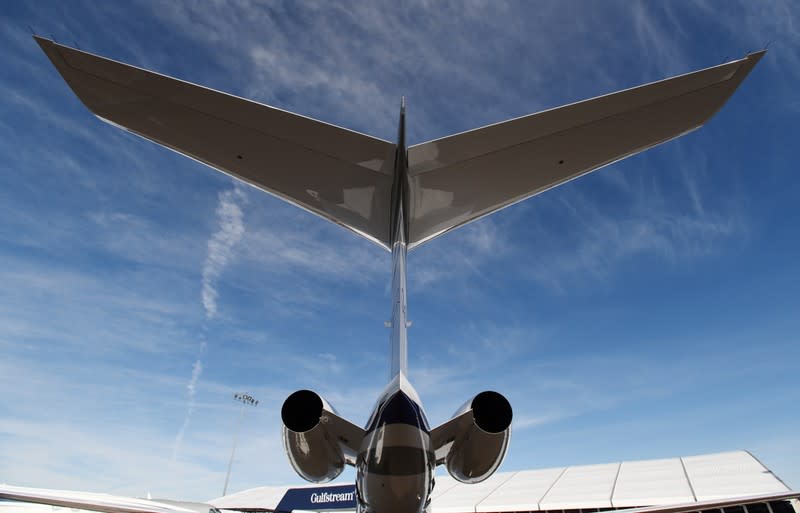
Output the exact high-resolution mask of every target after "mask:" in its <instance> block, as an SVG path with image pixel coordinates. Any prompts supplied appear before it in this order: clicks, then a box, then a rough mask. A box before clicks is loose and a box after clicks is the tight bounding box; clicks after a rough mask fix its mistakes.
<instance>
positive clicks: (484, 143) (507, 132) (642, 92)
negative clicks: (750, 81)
mask: <svg viewBox="0 0 800 513" xmlns="http://www.w3.org/2000/svg"><path fill="white" fill-rule="evenodd" d="M763 55H764V52H763V51H762V52H757V53H753V54H750V55H748V56H747V57H745V58H743V59H740V60H736V61H732V62H729V63H726V64H721V65H719V66H715V67H712V68H708V69H705V70H701V71H696V72H694V73H689V74H686V75H681V76H678V77H674V78H670V79H666V80H662V81H659V82H654V83H652V84H647V85H643V86H640V87H635V88H633V89H627V90H624V91H620V92H617V93H612V94H609V95H606V96H600V97H598V98H594V99H590V100H585V101H582V102H578V103H573V104H571V105H566V106H564V107H559V108H556V109H552V110H547V111H544V112H540V113H538V114H532V115H529V116H525V117H521V118H517V119H514V120H511V121H506V122H503V123H498V124H495V125H490V126H487V127H484V128H479V129H476V130H472V131H469V132H464V133H461V134H457V135H453V136H450V137H445V138H443V139H437V140H434V141H430V142H427V143H423V144H419V145H416V146H412V147H410V148H409V149H408V162H409V164H408V165H409V171H408V172H409V181H410V185H409V191H410V196H411V197H410V200H409V207H410V214H409V217H410V219H409V226H410V234H409V235H410V241H409V243H410V244H409V247H414V246H418V245H419V244H422V243H423V242H425V241H428V240H430V239H432V238H434V237H436V236H438V235H441V234H442V233H445V232H447V231H448V230H452V229H453V228H457V227H459V226H461V225H463V224H465V223H468V222H470V221H474V220H475V219H478V218H480V217H482V216H484V215H487V214H490V213H492V212H494V211H496V210H498V209H501V208H504V207H507V206H509V205H512V204H514V203H516V202H518V201H521V200H524V199H525V198H529V197H531V196H533V195H535V194H538V193H540V192H542V191H545V190H547V189H549V188H551V187H555V186H556V185H559V184H561V183H564V182H566V181H568V180H571V179H573V178H577V177H579V176H581V175H583V174H585V173H588V172H590V171H593V170H595V169H597V168H599V167H602V166H605V165H607V164H610V163H612V162H615V161H617V160H620V159H623V158H625V157H629V156H631V155H633V154H635V153H638V152H640V151H642V150H645V149H647V148H650V147H652V146H655V145H657V144H660V143H663V142H665V141H668V140H670V139H673V138H675V137H678V136H680V135H683V134H685V133H686V132H689V131H691V130H693V129H695V128H698V127H700V126H701V125H703V123H705V122H706V121H707V120H708V119H709V118H710V117H711V116H713V115H714V113H716V112H717V110H719V109H720V107H722V105H723V104H724V103H725V101H726V100H727V99H728V98H729V97H730V96H731V94H733V92H734V91H735V90H736V88H737V87H738V86H739V84H740V83H741V82H742V80H744V78H745V77H746V76H747V74H748V73H749V72H750V70H751V69H752V68H753V66H755V64H756V63H757V62H758V60H759V59H760V58H761V57H762V56H763Z"/></svg>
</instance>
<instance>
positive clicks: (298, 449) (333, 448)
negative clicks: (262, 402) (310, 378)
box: [281, 390, 345, 483]
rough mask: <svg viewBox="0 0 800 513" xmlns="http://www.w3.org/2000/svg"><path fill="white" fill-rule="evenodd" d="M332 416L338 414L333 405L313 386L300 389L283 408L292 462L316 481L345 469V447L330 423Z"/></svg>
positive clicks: (288, 450)
mask: <svg viewBox="0 0 800 513" xmlns="http://www.w3.org/2000/svg"><path fill="white" fill-rule="evenodd" d="M331 416H333V417H336V414H335V413H334V410H333V408H332V407H331V406H330V405H329V404H328V403H327V402H326V401H325V400H324V399H323V398H322V397H320V396H319V395H318V394H316V393H315V392H312V391H311V390H298V391H297V392H295V393H293V394H292V395H290V396H289V397H287V398H286V400H285V401H284V402H283V407H282V408H281V420H282V421H283V446H284V448H285V449H286V455H287V456H288V457H289V463H291V464H292V467H293V468H294V470H295V472H297V473H298V474H299V475H300V477H302V478H303V479H305V480H307V481H311V482H313V483H326V482H328V481H330V480H332V479H334V478H336V477H337V476H338V475H339V474H341V473H342V470H343V469H344V465H345V454H344V451H343V448H342V446H341V444H340V443H339V442H338V440H337V438H336V435H335V434H334V433H331V432H330V429H329V427H328V424H329V418H330V417H331ZM336 418H338V417H336Z"/></svg>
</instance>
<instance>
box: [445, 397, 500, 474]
mask: <svg viewBox="0 0 800 513" xmlns="http://www.w3.org/2000/svg"><path fill="white" fill-rule="evenodd" d="M469 411H471V412H472V418H473V421H472V423H471V424H469V425H468V426H467V427H466V429H464V430H463V431H462V432H461V433H460V434H459V435H458V436H456V438H455V440H453V446H452V447H451V448H450V451H449V452H448V454H447V458H446V465H447V471H448V472H449V473H450V475H451V476H453V477H454V478H455V479H457V480H458V481H461V482H462V483H479V482H481V481H483V480H485V479H487V478H488V477H489V476H491V475H492V474H494V472H495V470H497V468H498V467H499V466H500V464H501V463H502V462H503V458H504V457H505V455H506V450H507V449H508V442H509V439H510V438H511V418H512V411H511V404H510V403H509V402H508V400H507V399H506V398H505V397H503V396H502V395H500V394H498V393H497V392H491V391H489V392H481V393H480V394H478V395H476V396H475V397H474V398H473V399H472V400H471V401H468V402H467V403H466V404H464V406H462V407H461V408H460V409H459V410H458V411H457V412H456V414H455V415H453V417H454V418H455V417H458V416H459V415H463V414H465V413H467V412H469Z"/></svg>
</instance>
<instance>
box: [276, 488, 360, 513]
mask: <svg viewBox="0 0 800 513" xmlns="http://www.w3.org/2000/svg"><path fill="white" fill-rule="evenodd" d="M297 509H302V510H311V511H313V510H321V511H331V510H337V509H356V487H355V485H339V486H324V487H319V488H289V489H288V490H286V493H285V494H284V495H283V498H282V499H281V501H280V502H279V503H278V505H277V506H276V507H275V511H276V512H281V513H289V512H291V511H294V510H297Z"/></svg>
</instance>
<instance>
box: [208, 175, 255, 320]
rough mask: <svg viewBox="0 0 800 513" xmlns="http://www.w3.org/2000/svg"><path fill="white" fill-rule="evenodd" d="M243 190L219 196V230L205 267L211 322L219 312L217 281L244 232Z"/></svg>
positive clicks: (211, 244)
mask: <svg viewBox="0 0 800 513" xmlns="http://www.w3.org/2000/svg"><path fill="white" fill-rule="evenodd" d="M240 187H241V186H239V185H236V186H235V187H234V188H233V189H230V190H227V191H223V192H220V193H219V203H218V205H217V211H216V212H217V224H218V228H217V231H216V232H214V234H213V235H212V236H211V238H210V239H209V240H208V253H207V256H206V261H205V263H204V264H203V282H202V300H203V308H205V311H206V317H207V318H208V319H213V318H214V317H216V315H217V311H218V310H217V297H218V296H219V293H218V292H217V287H216V282H217V279H218V278H219V276H220V274H221V273H222V271H223V269H225V267H226V266H227V265H228V263H229V262H230V261H231V259H232V258H233V248H234V246H235V245H236V243H238V242H239V240H241V238H242V235H243V234H244V232H245V227H244V220H243V218H244V214H243V213H242V208H241V206H240V204H241V203H242V202H244V201H245V199H246V196H245V194H244V192H243V191H242V190H241V188H240Z"/></svg>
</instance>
